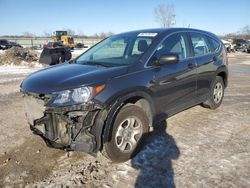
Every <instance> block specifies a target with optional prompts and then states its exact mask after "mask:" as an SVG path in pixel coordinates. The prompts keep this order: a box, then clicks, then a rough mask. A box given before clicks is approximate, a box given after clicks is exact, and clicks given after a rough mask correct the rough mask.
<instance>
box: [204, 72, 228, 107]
mask: <svg viewBox="0 0 250 188" xmlns="http://www.w3.org/2000/svg"><path fill="white" fill-rule="evenodd" d="M224 89H225V85H224V82H223V80H222V78H221V77H220V76H216V78H215V80H214V82H213V83H212V86H211V88H210V94H209V98H208V100H207V101H206V102H204V103H202V106H204V107H207V108H210V109H216V108H218V107H219V106H220V105H221V103H222V100H223V97H224Z"/></svg>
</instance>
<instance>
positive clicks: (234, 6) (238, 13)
mask: <svg viewBox="0 0 250 188" xmlns="http://www.w3.org/2000/svg"><path fill="white" fill-rule="evenodd" d="M162 3H169V4H174V6H175V13H176V26H177V27H187V26H188V25H190V27H192V28H197V29H203V30H208V31H211V32H213V33H215V34H226V33H230V32H235V31H238V30H240V29H241V28H242V27H244V26H246V25H250V0H171V1H167V0H165V1H164V0H0V10H1V11H0V15H1V16H0V35H21V34H22V33H23V32H30V33H34V34H36V35H42V34H43V33H44V32H53V31H55V30H60V29H63V28H70V29H73V30H75V32H76V33H84V34H86V35H93V34H95V33H100V32H109V31H111V32H114V33H120V32H124V31H130V30H137V29H145V28H157V27H160V25H159V24H158V23H157V22H155V18H154V8H155V7H156V6H157V5H159V4H162Z"/></svg>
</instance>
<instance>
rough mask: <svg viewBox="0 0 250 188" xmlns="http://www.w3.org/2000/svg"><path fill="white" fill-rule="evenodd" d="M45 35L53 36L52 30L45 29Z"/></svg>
mask: <svg viewBox="0 0 250 188" xmlns="http://www.w3.org/2000/svg"><path fill="white" fill-rule="evenodd" d="M43 36H45V37H51V36H52V32H51V31H48V30H45V31H44V32H43Z"/></svg>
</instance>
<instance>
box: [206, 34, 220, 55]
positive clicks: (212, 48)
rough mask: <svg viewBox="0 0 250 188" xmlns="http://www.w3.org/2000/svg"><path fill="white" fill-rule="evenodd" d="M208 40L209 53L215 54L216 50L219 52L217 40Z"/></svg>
mask: <svg viewBox="0 0 250 188" xmlns="http://www.w3.org/2000/svg"><path fill="white" fill-rule="evenodd" d="M207 38H208V40H209V43H210V48H209V49H210V51H211V52H215V51H217V50H219V48H220V43H219V42H218V41H217V40H215V39H212V38H210V37H207Z"/></svg>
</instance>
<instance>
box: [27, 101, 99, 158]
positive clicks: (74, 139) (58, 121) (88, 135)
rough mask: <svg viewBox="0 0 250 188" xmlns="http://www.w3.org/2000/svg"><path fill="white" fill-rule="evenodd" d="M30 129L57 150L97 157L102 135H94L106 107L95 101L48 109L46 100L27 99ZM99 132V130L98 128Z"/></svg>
mask: <svg viewBox="0 0 250 188" xmlns="http://www.w3.org/2000/svg"><path fill="white" fill-rule="evenodd" d="M24 98H25V101H26V102H25V104H26V105H25V110H26V117H27V120H28V122H29V124H30V129H31V130H32V131H33V133H34V134H37V135H39V136H41V137H42V138H43V139H44V141H45V142H46V144H47V145H49V146H50V147H54V148H59V149H65V150H74V151H83V152H86V153H89V154H95V153H96V152H97V151H98V149H99V148H98V149H97V147H99V145H100V143H99V142H100V140H98V139H97V137H98V138H99V135H95V134H94V133H92V131H91V130H92V128H93V127H94V126H95V122H96V121H97V120H96V119H97V116H98V114H99V113H100V112H101V110H102V106H100V105H98V104H96V103H94V102H91V103H89V104H84V105H73V106H68V107H60V108H59V107H44V106H45V103H44V102H43V100H41V99H38V98H35V97H34V96H24ZM100 128H102V126H100ZM95 129H96V128H95Z"/></svg>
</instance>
